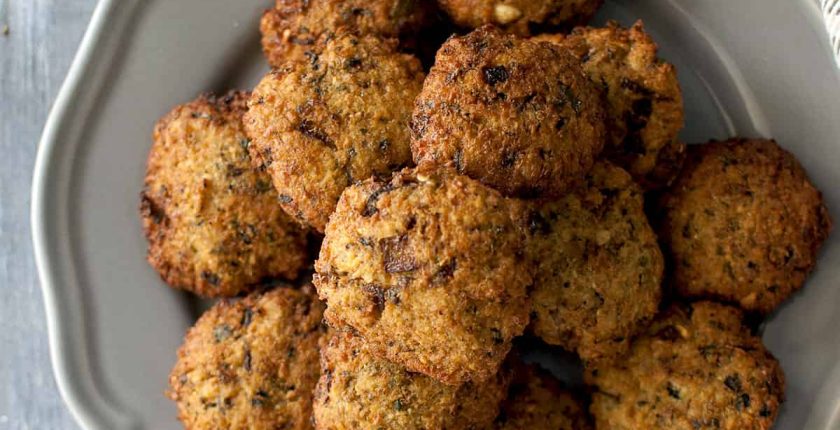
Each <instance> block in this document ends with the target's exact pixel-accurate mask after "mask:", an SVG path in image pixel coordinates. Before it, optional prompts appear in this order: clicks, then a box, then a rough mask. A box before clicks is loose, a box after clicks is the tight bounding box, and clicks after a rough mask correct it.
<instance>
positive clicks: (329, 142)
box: [245, 33, 424, 233]
mask: <svg viewBox="0 0 840 430" xmlns="http://www.w3.org/2000/svg"><path fill="white" fill-rule="evenodd" d="M395 48H396V45H395V43H394V41H393V40H384V39H380V38H378V37H375V36H361V37H360V36H355V35H352V34H348V33H345V34H341V35H338V36H336V37H335V38H333V39H331V40H330V41H329V42H328V43H327V45H326V47H325V48H324V52H323V53H321V54H320V55H313V56H311V58H309V59H308V60H307V61H296V62H290V63H287V64H286V65H284V66H283V67H281V68H279V69H275V70H274V71H272V72H271V73H269V74H268V75H267V76H266V77H265V78H263V80H262V82H260V83H259V85H257V88H256V89H255V90H254V94H253V96H252V97H251V100H250V102H249V108H250V110H249V112H248V114H247V115H246V116H245V126H246V130H247V132H248V135H249V136H251V138H252V140H253V144H252V145H251V154H252V156H253V157H254V161H255V162H256V163H257V165H259V166H261V167H262V168H264V169H266V170H267V172H268V173H269V174H270V175H271V176H272V178H273V181H274V186H275V187H276V188H277V191H278V192H279V195H280V203H281V205H282V206H283V208H284V209H285V210H286V211H287V212H288V213H289V214H291V215H293V216H294V217H295V218H296V219H298V220H299V221H301V222H302V223H304V224H306V225H309V226H311V227H312V228H314V229H315V230H318V231H319V232H322V233H323V231H324V227H325V226H326V224H327V219H328V218H329V216H330V214H331V213H332V212H333V209H334V208H335V204H336V202H337V201H338V198H339V196H340V195H341V192H342V191H343V190H344V188H345V187H347V186H348V185H350V184H352V183H354V182H356V181H361V180H365V179H367V178H369V177H371V176H374V175H389V174H390V173H391V171H392V170H397V169H399V168H401V167H403V166H405V165H407V164H410V163H411V151H410V149H409V132H408V122H409V120H410V116H411V109H412V103H413V101H414V97H415V96H416V95H417V93H419V92H420V88H421V86H422V82H423V76H424V75H423V71H422V68H421V66H420V62H419V61H418V60H417V59H416V58H414V57H413V56H411V55H408V54H400V53H397V52H396V50H395Z"/></svg>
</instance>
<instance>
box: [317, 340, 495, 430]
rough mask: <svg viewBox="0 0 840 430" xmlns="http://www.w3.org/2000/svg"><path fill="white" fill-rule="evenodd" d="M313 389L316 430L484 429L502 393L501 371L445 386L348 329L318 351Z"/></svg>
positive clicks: (491, 417)
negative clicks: (371, 346)
mask: <svg viewBox="0 0 840 430" xmlns="http://www.w3.org/2000/svg"><path fill="white" fill-rule="evenodd" d="M321 366H322V368H321V372H322V375H321V379H320V381H319V382H318V388H317V390H316V391H315V404H314V410H315V415H314V416H315V419H314V422H315V428H317V429H319V430H364V429H370V430H378V429H400V430H412V429H417V430H425V429H482V428H487V427H488V426H489V425H490V423H492V421H493V418H494V417H495V416H496V414H497V412H498V410H499V403H500V402H501V401H502V399H503V398H504V396H505V393H506V389H507V385H508V383H509V377H508V376H507V374H506V373H505V372H501V373H498V374H496V375H495V376H492V377H490V378H489V379H488V380H487V381H485V382H481V383H474V382H466V383H464V384H463V385H460V386H452V385H446V384H443V383H441V382H439V381H436V380H435V379H433V378H430V377H428V376H425V375H422V374H420V373H412V372H410V371H408V370H406V369H404V368H403V367H402V366H400V365H398V364H394V363H392V362H390V361H387V360H385V359H382V358H378V357H377V356H376V355H374V354H373V353H371V352H370V350H369V348H368V347H367V345H366V344H365V343H364V342H363V341H362V340H361V339H360V338H358V337H355V336H353V335H351V334H349V333H346V332H345V333H337V334H336V335H334V336H333V337H332V339H331V340H330V342H329V345H328V346H327V347H326V348H324V349H323V351H322V353H321Z"/></svg>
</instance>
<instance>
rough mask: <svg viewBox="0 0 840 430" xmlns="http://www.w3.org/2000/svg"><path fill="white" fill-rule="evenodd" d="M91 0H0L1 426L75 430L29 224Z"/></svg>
mask: <svg viewBox="0 0 840 430" xmlns="http://www.w3.org/2000/svg"><path fill="white" fill-rule="evenodd" d="M95 5H96V0H0V429H3V430H5V429H14V430H17V429H57V430H60V429H75V428H78V427H77V426H76V424H75V423H74V422H73V418H72V417H71V416H70V413H69V412H68V411H67V409H66V408H65V407H64V403H63V402H62V400H61V396H60V395H59V393H58V388H57V387H56V384H55V380H54V378H53V374H52V368H51V366H50V358H49V348H48V346H47V325H46V320H45V319H44V305H43V302H42V299H41V291H40V289H39V286H38V276H37V273H36V270H35V262H34V258H33V255H32V240H31V238H30V229H29V192H30V186H31V183H32V166H33V164H34V160H35V152H36V149H37V146H38V139H39V137H40V135H41V128H42V127H43V125H44V121H45V120H46V117H47V113H48V112H49V109H50V106H52V103H53V100H54V98H55V96H56V94H57V93H58V90H59V88H60V86H61V83H62V81H63V80H64V76H65V74H66V73H67V69H68V68H69V67H70V63H71V61H72V59H73V55H74V54H75V53H76V48H77V47H78V45H79V42H80V40H81V38H82V34H83V33H84V30H85V28H86V27H87V23H88V21H89V20H90V16H91V13H92V12H93V8H94V6H95Z"/></svg>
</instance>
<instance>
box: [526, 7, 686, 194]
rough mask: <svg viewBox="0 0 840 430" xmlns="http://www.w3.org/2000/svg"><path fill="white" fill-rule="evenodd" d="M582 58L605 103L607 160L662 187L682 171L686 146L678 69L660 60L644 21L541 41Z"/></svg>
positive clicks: (580, 30)
mask: <svg viewBox="0 0 840 430" xmlns="http://www.w3.org/2000/svg"><path fill="white" fill-rule="evenodd" d="M535 40H543V41H550V42H554V43H557V44H558V45H559V46H561V47H562V48H563V49H566V50H568V51H569V52H571V53H572V54H574V56H575V57H577V58H578V59H579V61H580V63H581V64H582V67H583V70H584V72H585V73H586V74H587V75H588V76H589V78H590V79H592V81H593V82H595V83H596V85H597V86H598V87H599V88H601V89H602V91H603V92H604V95H605V98H606V101H607V103H606V110H607V134H608V136H609V137H608V140H607V146H606V148H605V150H604V152H605V155H606V156H607V157H608V158H609V159H611V160H613V161H614V162H616V163H618V165H620V166H621V167H623V168H625V169H627V171H629V172H630V174H631V175H633V178H634V179H636V181H637V182H639V183H640V184H642V186H644V187H645V188H658V187H662V186H664V185H668V183H669V182H670V181H671V180H672V179H673V177H674V175H675V174H676V173H677V172H678V170H679V165H680V163H681V161H682V157H681V156H682V154H683V153H684V146H685V145H684V144H683V143H682V142H680V141H679V139H678V137H677V136H678V134H679V132H680V130H682V128H683V123H684V116H685V114H684V110H683V98H682V91H680V84H679V81H678V80H677V70H676V68H675V67H674V66H673V65H672V64H670V63H667V62H665V61H663V60H662V59H660V58H659V57H658V56H657V50H658V47H657V46H656V42H654V41H653V39H652V38H651V37H650V36H649V35H648V34H647V33H646V32H645V28H644V24H643V23H642V21H638V22H636V24H635V25H633V26H632V27H630V28H629V29H628V28H622V27H621V26H619V25H618V23H616V22H610V23H609V24H607V26H606V27H602V28H595V27H580V28H576V29H575V30H574V31H572V33H571V34H570V35H566V36H564V35H562V34H554V35H543V36H538V37H536V38H535Z"/></svg>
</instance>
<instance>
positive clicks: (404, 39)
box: [260, 0, 432, 67]
mask: <svg viewBox="0 0 840 430" xmlns="http://www.w3.org/2000/svg"><path fill="white" fill-rule="evenodd" d="M431 11H432V9H431V7H430V4H429V0H277V4H276V6H275V7H274V8H273V9H269V10H267V11H266V12H265V13H264V14H263V17H262V21H261V22H260V31H261V32H262V46H263V52H264V53H265V56H266V58H267V59H268V62H269V64H271V65H272V66H273V67H282V66H283V64H284V63H286V62H287V61H294V60H305V59H307V58H308V57H309V56H311V55H313V54H317V53H319V52H320V51H321V50H322V49H323V42H324V41H325V40H328V39H330V38H333V37H335V35H336V34H337V33H339V32H342V31H349V32H352V33H356V34H360V35H365V34H370V35H374V36H382V37H387V38H400V40H401V44H402V45H404V47H406V48H411V47H413V45H415V43H416V42H417V41H416V40H415V39H416V38H417V36H418V32H419V31H420V30H421V28H422V27H424V25H425V24H426V23H427V21H429V18H430V15H431V14H432V13H431Z"/></svg>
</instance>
